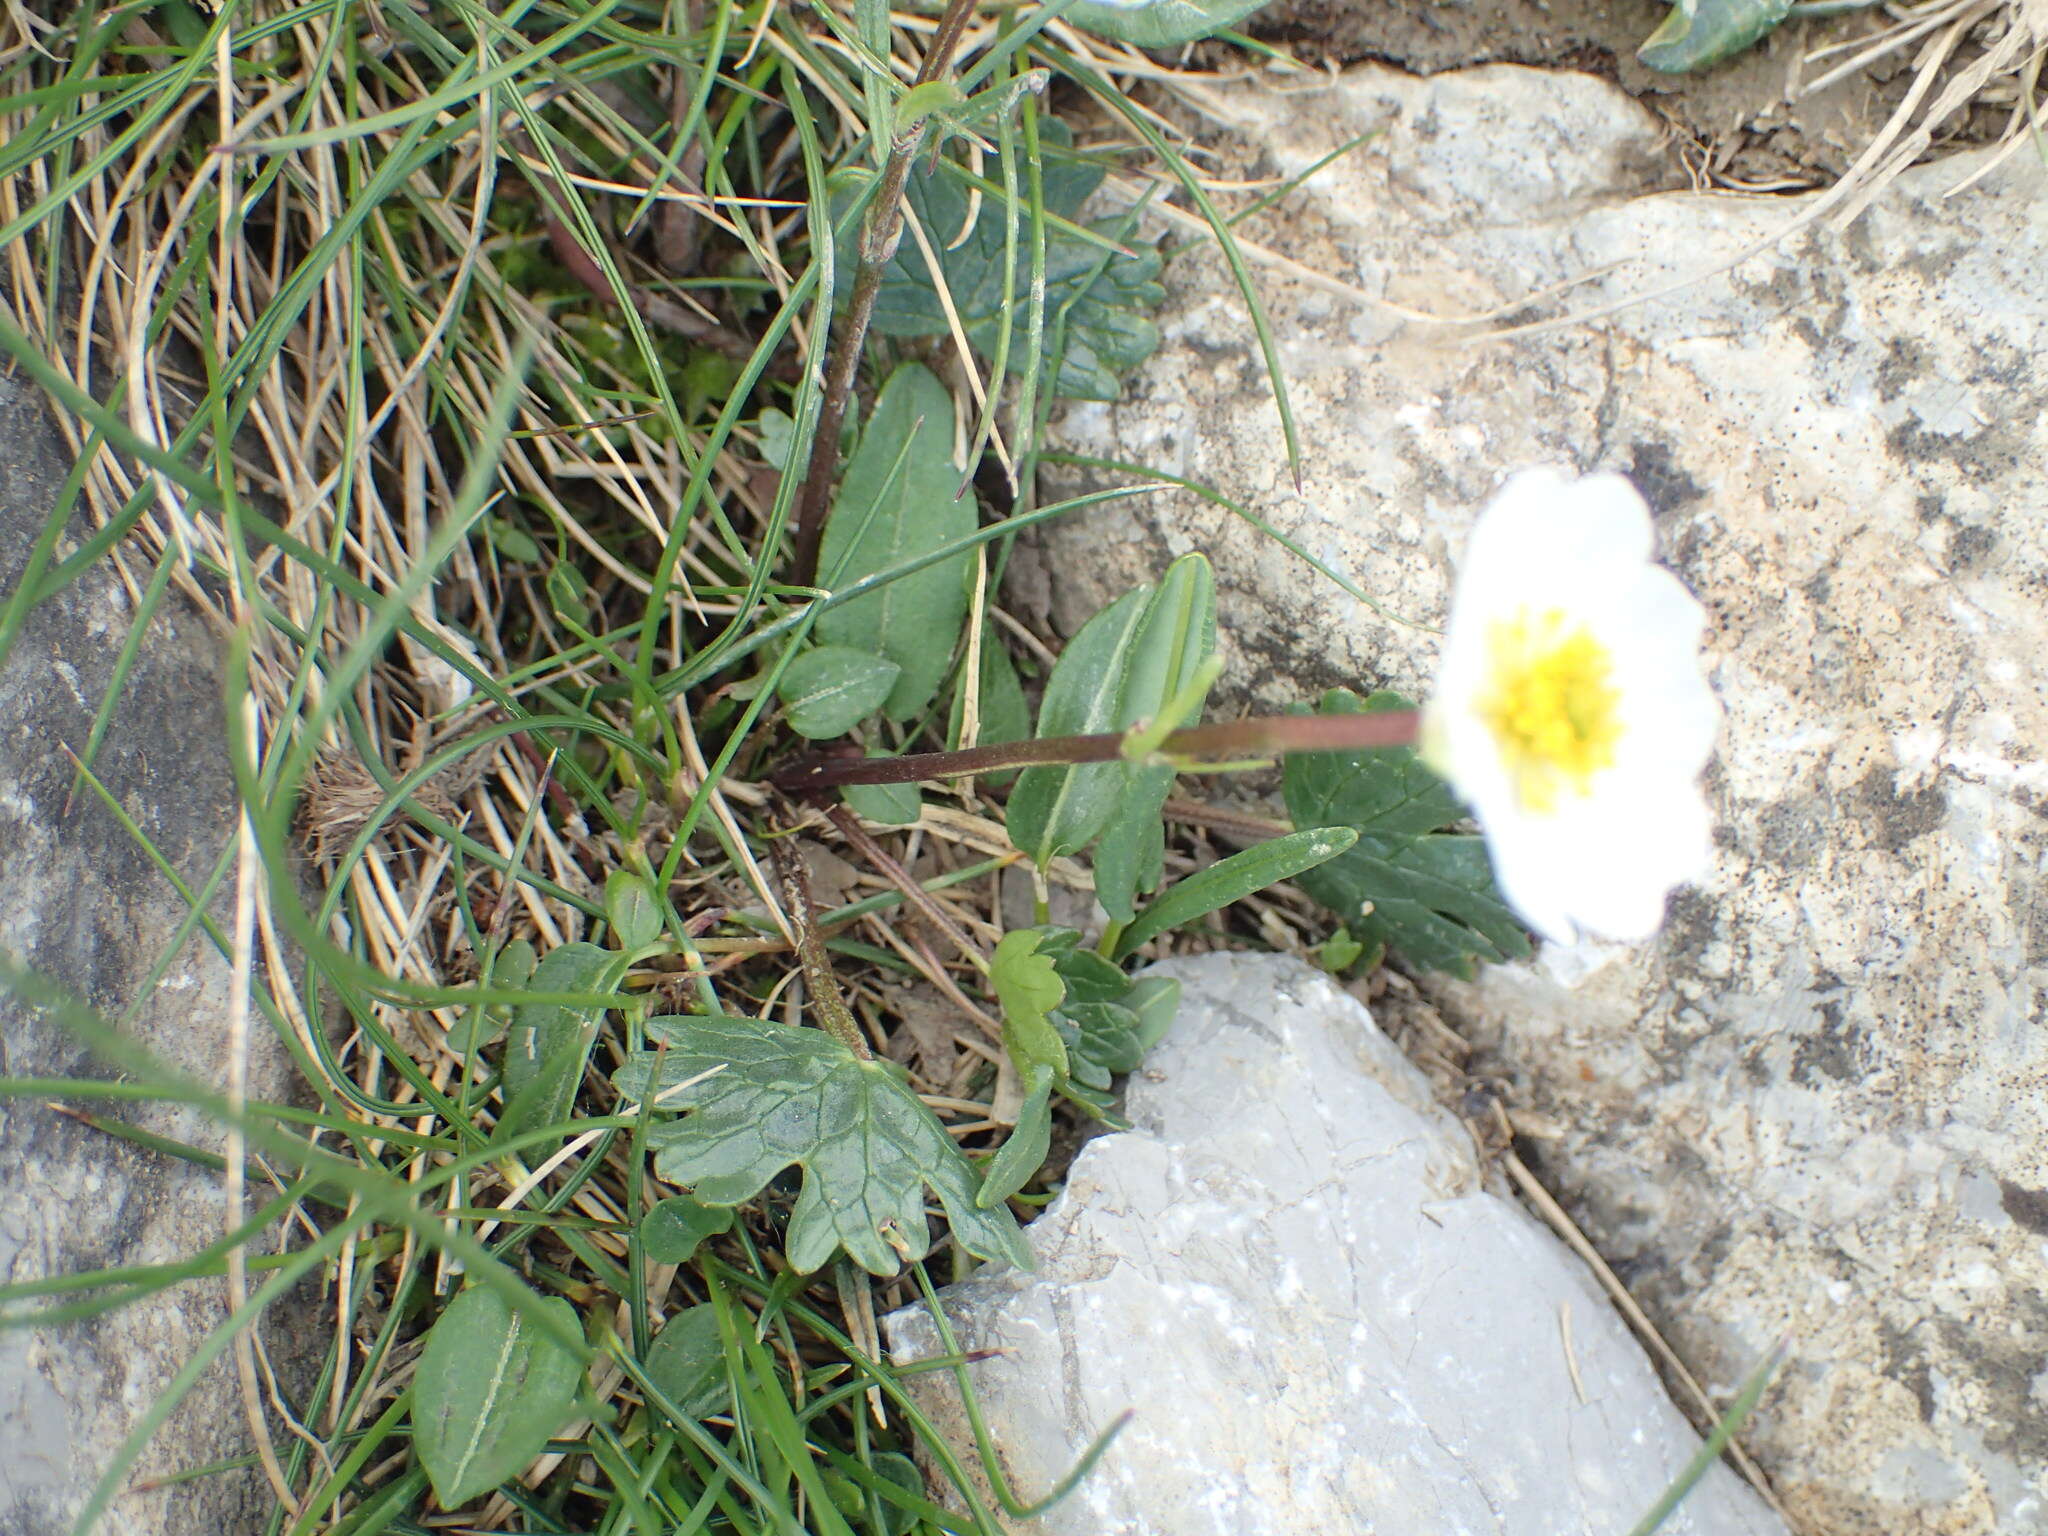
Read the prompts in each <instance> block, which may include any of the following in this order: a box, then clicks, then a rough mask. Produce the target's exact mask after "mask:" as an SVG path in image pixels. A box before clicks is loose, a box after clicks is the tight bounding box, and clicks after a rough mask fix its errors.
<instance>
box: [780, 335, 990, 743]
mask: <svg viewBox="0 0 2048 1536" xmlns="http://www.w3.org/2000/svg"><path fill="white" fill-rule="evenodd" d="M962 479H963V476H962V474H961V471H960V466H959V465H958V464H957V463H956V462H955V461H954V458H953V397H952V395H951V394H950V393H949V392H948V391H947V389H946V386H945V385H943V384H941V383H940V382H939V381H938V379H937V378H936V377H934V376H933V374H932V373H931V371H930V370H929V369H926V368H923V367H921V366H919V365H918V364H916V363H905V364H904V365H903V366H902V367H900V368H898V369H897V370H896V371H895V372H894V373H892V374H890V375H889V381H888V383H886V384H884V385H883V386H882V392H881V394H880V395H879V396H878V397H877V398H876V400H875V408H874V410H873V411H872V412H871V413H870V414H869V416H868V421H867V426H866V428H865V429H864V430H863V431H862V432H861V435H860V446H859V447H857V448H855V449H854V451H853V457H852V458H851V459H849V460H848V461H847V464H846V475H845V478H844V479H843V480H842V481H841V482H840V486H839V494H838V496H837V498H836V499H835V500H834V501H833V503H832V512H831V515H830V516H829V517H828V518H827V519H826V521H825V536H824V541H823V544H822V546H821V550H820V553H819V556H818V572H819V579H820V580H821V581H823V582H824V583H825V584H826V585H827V586H829V587H831V588H833V589H834V590H842V589H844V588H846V587H849V586H851V585H852V584H853V583H855V582H857V581H859V580H861V579H862V578H864V577H868V576H872V575H875V574H876V573H877V572H879V571H884V570H887V569H889V568H890V567H891V566H894V565H897V564H900V563H902V562H903V561H906V560H914V559H916V558H917V557H918V556H920V555H925V554H929V553H930V552H931V551H932V550H934V549H937V548H939V547H940V546H941V545H944V544H949V543H951V542H952V541H953V540H955V539H962V538H965V537H967V535H969V534H971V533H973V532H974V530H975V527H976V525H977V523H978V522H979V514H978V512H977V510H976V507H975V502H974V497H973V496H972V495H970V494H963V492H962V486H961V481H962ZM971 564H972V557H971V556H969V555H967V554H964V553H963V554H960V555H956V556H954V557H953V558H952V559H949V560H941V561H938V562H937V563H935V564H932V565H928V566H926V567H925V568H924V569H923V570H920V571H913V572H911V573H910V574H909V575H908V576H899V577H898V578H897V579H896V580H894V581H892V582H890V583H888V585H886V586H884V587H882V588H880V589H878V590H877V591H873V592H868V593H863V594H862V595H861V596H859V597H856V598H854V599H853V600H852V601H851V602H848V603H842V604H841V605H840V606H839V607H837V608H834V609H832V610H830V611H829V612H827V613H826V614H824V615H823V616H822V617H821V618H820V619H819V620H818V636H819V638H820V639H822V640H825V641H828V642H830V643H832V644H834V645H843V646H850V647H852V648H853V649H854V650H857V651H865V652H867V653H868V654H869V655H871V656H882V657H886V658H887V659H888V660H890V661H892V662H894V663H895V664H896V665H897V667H898V668H899V669H900V670H899V672H898V673H897V677H896V682H895V686H894V687H892V688H891V689H890V690H889V696H888V698H887V700H886V701H885V702H884V704H883V712H884V713H885V714H887V715H888V717H889V718H890V719H891V720H896V721H903V720H907V719H909V718H910V717H911V716H912V715H914V714H916V713H917V712H918V711H919V710H921V709H923V708H924V706H925V705H926V704H927V703H928V702H929V701H930V699H931V697H932V695H933V694H935V693H937V692H938V689H939V684H940V683H941V682H942V681H944V680H945V676H946V670H947V668H949V667H950V666H952V664H953V648H954V646H955V645H956V644H957V643H958V641H959V639H960V628H961V625H962V623H963V622H964V620H965V619H966V616H967V587H966V578H967V572H968V569H969V567H970V565H971Z"/></svg>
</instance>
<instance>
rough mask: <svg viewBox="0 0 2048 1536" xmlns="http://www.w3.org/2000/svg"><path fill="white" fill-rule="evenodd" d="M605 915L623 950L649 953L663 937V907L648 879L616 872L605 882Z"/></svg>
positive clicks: (629, 873) (633, 873) (623, 870)
mask: <svg viewBox="0 0 2048 1536" xmlns="http://www.w3.org/2000/svg"><path fill="white" fill-rule="evenodd" d="M604 911H605V917H606V919H607V920H608V921H609V922H610V923H611V925H612V932H613V934H614V935H616V936H617V938H618V941H619V948H621V949H624V950H628V951H632V950H640V949H645V948H646V947H647V946H648V945H650V944H652V943H653V942H654V941H655V940H656V939H659V938H660V937H661V903H660V902H658V901H656V900H655V899H654V886H653V884H652V883H651V882H650V881H649V880H648V878H647V877H646V876H645V875H641V874H636V873H635V872H634V871H632V870H630V869H615V870H613V871H612V872H611V873H610V874H609V875H606V876H605V880H604Z"/></svg>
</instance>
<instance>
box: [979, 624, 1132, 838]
mask: <svg viewBox="0 0 2048 1536" xmlns="http://www.w3.org/2000/svg"><path fill="white" fill-rule="evenodd" d="M1150 594H1151V589H1150V588H1149V587H1137V588H1134V589H1133V590H1131V591H1129V592H1126V593H1125V594H1124V595H1123V596H1122V597H1120V598H1118V599H1117V600H1116V601H1115V602H1113V603H1111V604H1110V605H1109V606H1108V607H1107V608H1105V609H1103V610H1102V611H1101V612H1100V613H1098V614H1096V615H1095V617H1094V618H1092V619H1090V620H1089V621H1088V622H1087V623H1086V624H1083V625H1082V626H1081V629H1080V632H1079V633H1078V634H1076V635H1075V636H1074V638H1073V639H1072V640H1070V641H1068V642H1067V648H1066V649H1065V650H1064V651H1062V652H1060V659H1059V660H1058V661H1057V662H1055V663H1054V664H1053V669H1052V675H1051V676H1050V677H1048V678H1047V679H1046V681H1045V697H1044V699H1043V701H1042V702H1041V703H1040V704H1039V706H1038V734H1039V735H1040V736H1071V735H1080V734H1084V733H1087V732H1093V731H1112V730H1116V729H1118V727H1119V725H1120V723H1121V722H1120V720H1119V716H1118V707H1119V704H1120V703H1121V700H1122V690H1123V676H1124V661H1125V659H1126V657H1127V656H1128V654H1129V649H1130V643H1131V637H1132V636H1133V635H1134V634H1135V633H1136V631H1137V627H1138V621H1139V620H1140V619H1141V618H1143V617H1144V613H1145V609H1144V603H1145V599H1146V598H1147V597H1148V596H1150ZM1123 787H1124V764H1123V763H1121V762H1114V763H1081V764H1077V765H1073V766H1068V767H1052V766H1047V765H1040V766H1037V767H1033V768H1026V769H1025V770H1024V771H1023V772H1022V773H1020V774H1018V775H1017V787H1016V789H1014V790H1013V791H1011V793H1010V804H1009V811H1008V819H1009V829H1010V841H1011V843H1012V844H1014V845H1015V846H1016V847H1017V848H1018V849H1019V850H1020V851H1022V852H1023V853H1025V854H1028V855H1029V856H1030V857H1031V858H1032V859H1033V860H1034V861H1035V862H1036V863H1037V865H1038V867H1039V868H1040V869H1043V868H1045V866H1046V865H1048V864H1050V863H1051V862H1052V861H1053V860H1054V859H1055V858H1057V857H1059V855H1061V854H1063V853H1069V852H1072V851H1073V850H1074V849H1077V848H1083V847H1086V846H1087V845H1088V843H1090V842H1091V841H1093V839H1094V837H1095V835H1096V834H1097V833H1098V832H1100V831H1101V830H1102V829H1103V827H1104V825H1105V824H1106V823H1107V822H1108V820H1109V818H1110V814H1111V813H1112V812H1113V811H1115V809H1116V805H1117V799H1118V797H1119V795H1120V794H1121V793H1122V792H1123Z"/></svg>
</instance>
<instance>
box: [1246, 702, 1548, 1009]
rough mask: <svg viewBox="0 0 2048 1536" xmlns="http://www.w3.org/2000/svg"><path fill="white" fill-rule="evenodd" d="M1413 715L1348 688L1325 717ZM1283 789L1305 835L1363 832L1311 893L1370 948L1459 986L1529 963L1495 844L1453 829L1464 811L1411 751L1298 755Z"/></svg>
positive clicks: (1308, 878)
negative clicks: (1494, 857) (1311, 827)
mask: <svg viewBox="0 0 2048 1536" xmlns="http://www.w3.org/2000/svg"><path fill="white" fill-rule="evenodd" d="M1412 707H1413V706H1412V705H1411V704H1410V703H1409V702H1408V701H1407V700H1406V699H1404V698H1402V697H1401V696H1400V695H1398V694H1393V693H1376V694H1374V695H1373V696H1372V697H1371V698H1369V699H1365V700H1360V699H1359V698H1358V697H1357V696H1356V695H1355V694H1352V693H1349V692H1346V691H1345V690H1343V689H1341V688H1340V689H1333V690H1332V691H1331V692H1329V693H1326V694H1324V695H1323V700H1322V704H1321V706H1320V708H1319V713H1322V714H1326V715H1328V714H1347V715H1355V714H1362V713H1365V712H1368V711H1371V710H1380V709H1409V708H1412ZM1281 782H1282V790H1283V792H1284V794H1285V796H1286V799H1287V814H1288V815H1289V817H1291V818H1292V819H1293V821H1294V822H1295V824H1296V825H1297V826H1299V825H1302V824H1303V823H1309V824H1316V825H1336V826H1349V827H1353V828H1355V829H1356V830H1357V832H1358V834H1359V837H1358V842H1357V844H1356V845H1355V846H1354V847H1353V848H1352V849H1351V850H1350V851H1349V852H1347V853H1344V854H1341V855H1339V856H1338V857H1337V858H1334V859H1332V860H1330V862H1329V863H1327V864H1324V865H1322V866H1321V867H1320V868H1318V869H1314V870H1310V871H1307V872H1305V873H1304V874H1303V875H1302V876H1301V887H1302V889H1303V890H1305V891H1307V892H1308V893H1309V894H1310V895H1311V896H1313V897H1315V899H1316V900H1317V901H1320V902H1321V903H1322V904H1323V905H1324V906H1326V907H1328V908H1330V909H1331V910H1332V911H1334V912H1335V913H1336V914H1337V915H1338V917H1339V918H1340V919H1342V921H1343V923H1344V926H1345V927H1346V928H1347V929H1349V930H1350V933H1351V935H1352V937H1353V939H1354V940H1356V941H1357V942H1358V943H1359V944H1360V945H1362V946H1363V947H1364V948H1366V949H1368V950H1370V949H1373V948H1376V947H1379V946H1385V947H1386V948H1389V949H1395V950H1399V951H1400V952H1401V954H1402V955H1404V956H1405V957H1406V958H1407V959H1408V961H1409V962H1410V963H1411V964H1413V965H1417V966H1420V967H1423V968H1424V969H1427V970H1437V971H1452V972H1455V973H1457V974H1459V975H1470V974H1471V972H1472V967H1473V963H1474V962H1475V961H1480V960H1484V961H1489V962H1491V961H1498V960H1509V959H1514V958H1517V957H1519V956H1522V955H1526V954H1528V953H1529V936H1528V933H1527V931H1526V930H1525V929H1524V928H1523V927H1522V924H1521V920H1520V919H1519V918H1517V917H1516V916H1515V914H1514V913H1513V911H1512V910H1510V909H1509V907H1508V905H1507V903H1506V902H1504V901H1502V900H1501V898H1500V893H1499V892H1498V891H1497V890H1496V889H1495V888H1494V883H1493V866H1492V865H1491V864H1490V863H1489V862H1488V860H1487V856H1486V843H1485V840H1484V839H1482V838H1479V837H1476V836H1472V835H1469V834H1466V833H1456V832H1447V831H1444V830H1443V829H1444V828H1446V827H1448V826H1451V825H1454V824H1455V823H1457V822H1459V821H1461V820H1463V819H1464V815H1465V812H1464V808H1463V807H1462V806H1460V805H1459V804H1458V801H1457V798H1456V796H1454V795H1453V794H1452V793H1451V791H1450V788H1449V786H1447V785H1446V784H1445V783H1444V782H1443V781H1442V780H1441V779H1439V778H1438V777H1437V776H1436V775H1435V774H1433V773H1431V772H1430V771H1429V770H1428V769H1427V768H1425V767H1424V766H1423V765H1422V762H1421V760H1420V759H1419V758H1417V757H1416V755H1415V753H1414V751H1413V750H1412V749H1411V748H1408V747H1382V748H1377V749H1374V750H1372V751H1364V752H1298V753H1295V754H1293V755H1291V756H1289V758H1288V759H1287V763H1286V767H1285V770H1284V772H1283V775H1282V781H1281Z"/></svg>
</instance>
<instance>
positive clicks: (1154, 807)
mask: <svg viewBox="0 0 2048 1536" xmlns="http://www.w3.org/2000/svg"><path fill="white" fill-rule="evenodd" d="M1215 650H1216V579H1215V576H1214V574H1213V573H1212V572H1211V570H1210V568H1209V562H1208V560H1206V559H1205V558H1204V557H1203V556H1201V555H1199V554H1192V555H1183V556H1181V558H1180V559H1178V560H1176V561H1174V562H1173V564H1172V565H1170V566H1168V567H1167V569H1166V574H1165V575H1164V576H1162V577H1160V578H1159V585H1158V587H1157V589H1156V590H1154V592H1153V593H1152V596H1151V598H1150V600H1149V601H1147V602H1146V604H1145V612H1144V615H1143V617H1141V618H1140V619H1139V620H1138V627H1137V631H1136V633H1135V634H1134V635H1133V636H1132V638H1131V648H1130V656H1129V659H1128V660H1127V661H1126V662H1125V664H1124V682H1123V693H1122V697H1121V700H1120V702H1119V704H1118V707H1117V713H1118V719H1117V728H1118V729H1120V730H1128V729H1130V728H1131V727H1132V726H1134V725H1138V724H1140V723H1144V722H1149V721H1152V720H1156V719H1157V718H1158V717H1159V714H1160V711H1161V710H1163V709H1165V708H1166V706H1167V704H1168V703H1170V702H1172V701H1173V700H1175V699H1178V698H1182V697H1183V695H1185V694H1186V693H1187V692H1188V690H1190V689H1192V688H1195V687H1196V686H1197V685H1198V684H1199V683H1200V681H1201V674H1202V670H1203V663H1204V662H1206V661H1207V660H1208V659H1209V657H1210V656H1211V655H1213V654H1214V653H1215ZM1203 691H1206V690H1203ZM1200 715H1201V703H1200V698H1199V695H1197V696H1196V698H1195V707H1194V709H1193V710H1192V711H1190V712H1189V714H1188V715H1187V717H1186V718H1184V719H1182V720H1180V721H1177V722H1176V726H1179V725H1192V724H1193V723H1194V722H1195V720H1196V719H1198V718H1199V717H1200ZM1122 773H1123V786H1122V790H1121V792H1120V794H1119V796H1118V800H1117V805H1116V809H1115V810H1114V811H1113V812H1112V813H1111V814H1110V818H1109V825H1108V826H1107V827H1106V828H1105V829H1104V830H1103V833H1102V840H1101V842H1100V843H1098V844H1097V845H1096V849H1095V899H1096V900H1097V901H1099V902H1101V903H1102V910H1103V911H1105V912H1107V913H1108V914H1109V915H1110V916H1111V917H1112V918H1114V919H1115V920H1116V921H1117V922H1119V923H1128V922H1129V921H1130V920H1131V917H1132V915H1133V913H1134V912H1135V910H1136V902H1137V896H1138V893H1140V892H1146V893H1149V892H1152V891H1155V890H1157V889H1158V888H1159V880H1160V876H1161V875H1162V874H1163V873H1164V870H1165V864H1166V830H1165V824H1164V822H1163V820H1162V816H1163V814H1164V811H1165V807H1166V797H1167V796H1168V795H1169V794H1171V793H1172V791H1173V780H1174V772H1173V769H1171V768H1169V767H1147V766H1144V765H1142V764H1139V763H1125V764H1123V765H1122Z"/></svg>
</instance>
